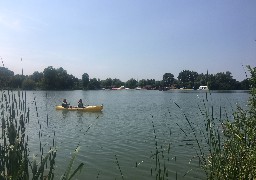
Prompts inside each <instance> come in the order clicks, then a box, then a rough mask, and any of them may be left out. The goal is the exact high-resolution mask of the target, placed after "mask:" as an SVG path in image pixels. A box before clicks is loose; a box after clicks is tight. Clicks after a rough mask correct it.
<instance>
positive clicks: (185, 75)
mask: <svg viewBox="0 0 256 180" xmlns="http://www.w3.org/2000/svg"><path fill="white" fill-rule="evenodd" d="M197 77H198V73H197V72H194V71H189V70H183V71H182V72H180V73H179V75H178V80H179V82H180V84H181V86H182V87H184V88H188V89H191V88H194V86H195V80H196V79H197Z"/></svg>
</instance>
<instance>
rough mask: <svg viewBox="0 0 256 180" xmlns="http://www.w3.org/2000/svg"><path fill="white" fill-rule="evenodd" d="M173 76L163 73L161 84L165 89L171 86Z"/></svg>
mask: <svg viewBox="0 0 256 180" xmlns="http://www.w3.org/2000/svg"><path fill="white" fill-rule="evenodd" d="M173 81H174V75H173V74H172V73H165V74H164V75H163V84H164V86H165V87H170V86H171V85H172V84H173Z"/></svg>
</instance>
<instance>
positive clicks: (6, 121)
mask: <svg viewBox="0 0 256 180" xmlns="http://www.w3.org/2000/svg"><path fill="white" fill-rule="evenodd" d="M0 93H1V94H0V111H1V112H0V113H1V116H0V120H1V129H0V133H1V134H0V179H10V180H11V179H12V180H20V179H22V180H23V179H24V180H28V179H32V180H37V179H48V180H50V179H53V178H54V168H55V158H56V155H57V154H56V153H57V151H56V149H55V148H54V147H50V151H49V152H48V153H43V148H42V147H41V141H40V152H42V154H41V155H39V159H41V160H40V161H39V162H38V161H37V159H36V157H35V156H33V160H30V156H31V155H29V153H30V151H29V148H28V144H29V136H28V135H27V134H26V126H27V125H28V124H29V121H30V119H29V114H30V109H29V108H27V105H26V92H24V91H22V92H20V91H18V92H13V91H0ZM40 129H41V125H40ZM39 133H40V132H39ZM53 142H54V139H53ZM53 146H54V143H53ZM77 153H78V149H77V150H76V153H75V154H74V155H73V156H72V159H71V161H70V163H69V168H68V171H66V172H65V176H64V177H66V178H63V179H71V178H72V177H74V175H75V174H76V173H77V172H78V170H80V169H81V168H82V166H83V163H81V164H80V165H79V166H78V167H77V168H76V169H75V171H74V172H73V173H72V174H71V168H72V166H73V163H74V161H75V158H76V154H77ZM40 156H41V157H40ZM47 164H48V166H47Z"/></svg>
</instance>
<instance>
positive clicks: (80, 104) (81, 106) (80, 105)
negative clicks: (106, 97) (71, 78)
mask: <svg viewBox="0 0 256 180" xmlns="http://www.w3.org/2000/svg"><path fill="white" fill-rule="evenodd" d="M77 107H79V108H84V104H83V101H82V99H79V101H78V106H77Z"/></svg>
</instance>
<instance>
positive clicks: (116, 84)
mask: <svg viewBox="0 0 256 180" xmlns="http://www.w3.org/2000/svg"><path fill="white" fill-rule="evenodd" d="M120 86H124V82H122V81H121V80H120V79H116V78H115V79H113V81H112V87H114V88H118V87H120Z"/></svg>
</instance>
